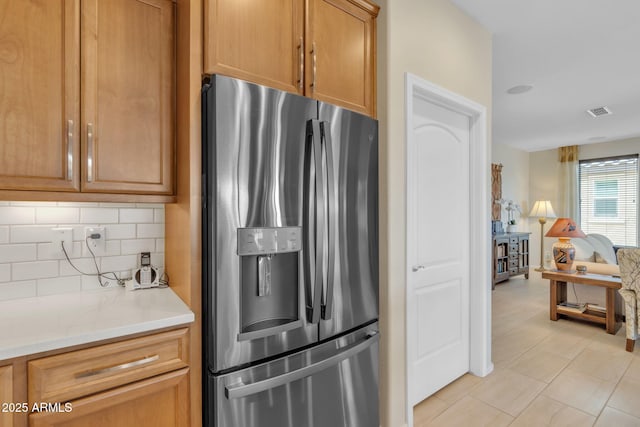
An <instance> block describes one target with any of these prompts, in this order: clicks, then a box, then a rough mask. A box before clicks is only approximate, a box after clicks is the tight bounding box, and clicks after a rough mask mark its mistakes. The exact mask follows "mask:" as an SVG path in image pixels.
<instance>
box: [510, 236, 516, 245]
mask: <svg viewBox="0 0 640 427" xmlns="http://www.w3.org/2000/svg"><path fill="white" fill-rule="evenodd" d="M509 243H515V244H516V245H517V244H518V236H515V237H513V236H512V237H509Z"/></svg>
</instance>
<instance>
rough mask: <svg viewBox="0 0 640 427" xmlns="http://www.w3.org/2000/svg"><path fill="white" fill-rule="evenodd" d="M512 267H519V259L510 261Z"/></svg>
mask: <svg viewBox="0 0 640 427" xmlns="http://www.w3.org/2000/svg"><path fill="white" fill-rule="evenodd" d="M511 267H518V260H517V259H510V260H509V268H511Z"/></svg>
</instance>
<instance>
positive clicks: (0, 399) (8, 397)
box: [0, 365, 15, 427]
mask: <svg viewBox="0 0 640 427" xmlns="http://www.w3.org/2000/svg"><path fill="white" fill-rule="evenodd" d="M14 402H15V399H14V396H13V365H6V366H0V403H1V404H2V406H3V407H2V410H1V411H0V426H6V427H13V426H14V425H15V424H14V422H13V416H14V411H11V410H10V408H9V405H12V404H14Z"/></svg>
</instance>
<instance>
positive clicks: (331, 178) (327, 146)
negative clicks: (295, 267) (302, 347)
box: [320, 122, 338, 320]
mask: <svg viewBox="0 0 640 427" xmlns="http://www.w3.org/2000/svg"><path fill="white" fill-rule="evenodd" d="M320 131H321V135H322V140H323V141H324V144H323V147H324V153H325V156H326V166H327V190H326V192H327V197H326V199H327V228H328V230H327V231H328V243H327V246H328V248H327V249H328V256H327V274H326V276H325V281H326V283H327V289H326V292H325V300H324V302H323V304H322V318H323V319H324V320H328V319H331V313H332V308H333V279H334V277H333V276H334V273H335V248H336V244H337V243H336V236H337V233H338V231H337V228H338V227H337V223H336V222H337V213H336V212H335V211H336V208H337V206H336V205H337V203H335V200H334V197H336V194H337V193H336V191H337V189H336V181H335V175H334V171H335V169H334V167H333V145H332V144H331V129H330V126H329V122H322V123H321V124H320Z"/></svg>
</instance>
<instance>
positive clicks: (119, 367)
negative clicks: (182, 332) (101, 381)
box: [76, 354, 160, 378]
mask: <svg viewBox="0 0 640 427" xmlns="http://www.w3.org/2000/svg"><path fill="white" fill-rule="evenodd" d="M158 359H160V356H158V355H157V354H155V355H153V356H149V357H145V358H144V359H140V360H134V361H133V362H127V363H123V364H121V365H116V366H110V367H108V368H102V369H96V370H95V371H87V372H80V373H78V374H76V378H86V377H93V376H94V375H100V374H106V373H110V372H117V371H121V370H123V369H128V368H133V367H136V366H142V365H146V364H147V363H151V362H155V361H156V360H158Z"/></svg>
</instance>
